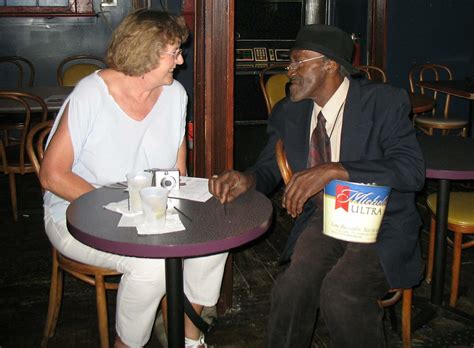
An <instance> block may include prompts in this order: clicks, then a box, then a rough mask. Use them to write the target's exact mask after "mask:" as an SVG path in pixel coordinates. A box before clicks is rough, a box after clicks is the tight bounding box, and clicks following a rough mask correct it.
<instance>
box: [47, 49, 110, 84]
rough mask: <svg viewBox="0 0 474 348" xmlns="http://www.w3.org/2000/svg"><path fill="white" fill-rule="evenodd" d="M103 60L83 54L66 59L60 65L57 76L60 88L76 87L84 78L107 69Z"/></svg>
mask: <svg viewBox="0 0 474 348" xmlns="http://www.w3.org/2000/svg"><path fill="white" fill-rule="evenodd" d="M105 66H106V65H105V62H104V60H103V59H102V58H100V57H97V56H93V55H87V54H81V55H75V56H70V57H67V58H65V59H64V60H63V61H61V63H59V65H58V69H57V71H56V76H57V79H58V84H59V85H60V86H75V85H76V84H77V83H78V82H79V80H81V79H82V78H83V77H85V76H87V75H89V74H92V73H93V72H94V71H96V70H99V69H102V68H105Z"/></svg>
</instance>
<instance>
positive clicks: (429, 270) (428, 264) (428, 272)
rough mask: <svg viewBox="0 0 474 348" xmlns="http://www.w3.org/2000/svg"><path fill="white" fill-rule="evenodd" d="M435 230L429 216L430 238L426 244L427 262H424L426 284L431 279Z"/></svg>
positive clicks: (434, 222)
mask: <svg viewBox="0 0 474 348" xmlns="http://www.w3.org/2000/svg"><path fill="white" fill-rule="evenodd" d="M435 230H436V220H435V218H434V216H433V215H431V222H430V237H429V242H428V260H427V262H426V275H425V281H426V282H427V283H431V278H432V277H433V262H434V247H435Z"/></svg>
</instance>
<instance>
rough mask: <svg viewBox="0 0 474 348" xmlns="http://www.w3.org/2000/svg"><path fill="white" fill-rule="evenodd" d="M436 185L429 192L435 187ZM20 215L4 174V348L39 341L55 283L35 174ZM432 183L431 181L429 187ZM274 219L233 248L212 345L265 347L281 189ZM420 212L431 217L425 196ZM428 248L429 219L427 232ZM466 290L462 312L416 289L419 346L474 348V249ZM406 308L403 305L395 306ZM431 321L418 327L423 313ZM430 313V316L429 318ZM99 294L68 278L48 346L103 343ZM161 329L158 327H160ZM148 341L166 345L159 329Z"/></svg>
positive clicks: (392, 340)
mask: <svg viewBox="0 0 474 348" xmlns="http://www.w3.org/2000/svg"><path fill="white" fill-rule="evenodd" d="M433 185H434V184H433V183H431V190H432V189H433ZM17 186H18V200H19V208H20V219H19V221H18V222H16V223H15V222H13V220H12V218H11V211H10V206H9V191H8V182H7V178H6V177H5V176H3V175H0V226H1V227H0V240H1V243H2V244H1V245H2V248H1V251H2V252H1V256H0V347H1V348H4V347H5V348H6V347H38V346H39V344H40V341H41V337H42V331H43V326H44V322H45V318H46V311H47V303H48V292H49V284H50V262H51V257H50V246H49V242H48V240H47V238H46V235H45V233H44V230H43V221H42V219H43V211H42V201H41V194H40V190H39V188H38V183H37V181H36V178H35V177H34V176H33V175H26V176H23V177H19V179H18V182H17ZM429 186H430V183H429V184H428V187H429ZM272 200H273V202H274V206H275V222H274V224H273V227H272V230H271V231H269V232H268V233H267V234H266V235H265V236H264V238H261V239H260V240H258V241H256V242H254V243H252V244H251V245H247V246H246V247H245V248H241V249H239V250H236V251H234V293H233V299H234V301H233V306H232V308H230V309H229V310H228V311H227V312H226V313H225V314H224V315H222V316H220V317H219V318H218V325H217V327H216V329H215V331H214V332H213V333H212V334H211V335H209V336H208V337H207V342H208V343H209V344H210V346H213V347H227V348H230V347H264V346H265V336H266V323H267V318H268V312H269V306H270V291H271V288H272V284H273V281H274V279H275V277H276V276H277V275H278V274H279V273H280V272H281V271H282V269H281V266H279V265H278V263H277V260H278V257H279V255H280V251H281V250H282V247H283V245H284V243H285V240H286V237H287V235H288V231H289V229H290V228H291V220H290V219H289V218H288V217H287V216H286V215H285V214H283V213H280V209H279V193H277V194H275V195H274V196H273V198H272ZM419 202H420V204H419V207H420V213H421V214H422V215H423V217H424V218H425V219H426V214H425V209H424V206H423V195H420V197H419ZM421 237H422V249H423V252H425V250H426V224H425V229H424V230H423V231H422V232H421ZM450 260H451V250H450V249H449V250H448V264H447V267H446V291H445V296H446V297H447V295H448V293H449V287H448V284H449V281H450V273H451V271H450V263H451V261H450ZM460 292H461V296H460V298H459V305H458V308H457V310H455V311H453V310H449V309H447V307H444V306H443V307H433V306H431V305H430V304H429V296H430V287H429V284H426V283H424V282H423V283H422V284H421V285H420V286H419V287H418V288H416V289H415V292H414V294H415V299H414V307H413V313H414V317H415V326H418V327H416V328H415V329H414V331H413V340H412V346H413V347H473V346H474V248H472V249H470V250H466V251H464V252H463V265H462V274H461V291H460ZM108 302H109V318H110V332H111V337H112V338H113V336H114V315H115V293H114V292H110V293H109V294H108ZM395 309H396V314H397V315H398V316H399V314H400V304H398V305H397V306H396V307H395ZM426 313H428V316H429V317H433V318H432V319H431V320H426V318H423V317H421V319H423V321H427V323H424V324H423V325H421V326H420V325H417V324H418V322H419V320H418V319H420V315H421V316H424V315H426ZM386 317H387V318H386V319H385V327H386V335H387V343H388V346H389V347H401V341H400V337H399V335H398V333H397V332H394V331H393V330H392V327H391V325H390V321H389V320H388V315H387V316H386ZM428 319H429V318H428ZM96 325H97V320H96V312H95V292H94V289H93V288H92V287H91V286H88V285H85V284H83V283H81V282H80V281H78V280H76V279H74V278H72V277H70V276H66V279H65V288H64V297H63V305H62V308H61V313H60V317H59V323H58V327H57V330H56V334H55V336H54V337H53V338H51V339H50V344H49V346H50V347H97V346H98V342H99V339H98V334H97V328H96ZM155 331H159V330H155ZM147 347H161V344H160V343H159V340H158V339H157V337H156V334H155V333H154V334H153V335H152V338H151V339H150V342H149V343H148V344H147ZM313 347H330V340H329V337H328V334H327V332H326V330H325V328H324V322H323V321H322V320H320V319H318V325H317V330H316V333H315V338H314V342H313Z"/></svg>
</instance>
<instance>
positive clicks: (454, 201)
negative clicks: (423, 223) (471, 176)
mask: <svg viewBox="0 0 474 348" xmlns="http://www.w3.org/2000/svg"><path fill="white" fill-rule="evenodd" d="M436 198H437V195H436V193H432V194H430V195H429V196H428V199H427V200H426V201H427V204H428V207H429V208H430V210H431V211H432V212H433V214H436V200H437V199H436ZM473 207H474V192H451V194H450V199H449V211H448V224H454V225H461V226H469V225H470V226H473V228H474V214H473V213H472V209H473Z"/></svg>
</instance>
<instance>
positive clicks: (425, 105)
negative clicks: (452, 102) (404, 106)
mask: <svg viewBox="0 0 474 348" xmlns="http://www.w3.org/2000/svg"><path fill="white" fill-rule="evenodd" d="M408 97H409V98H410V103H411V112H412V113H414V114H419V113H422V112H427V111H430V110H432V109H433V107H434V105H435V100H434V99H433V98H430V97H428V96H426V95H423V94H419V93H411V92H410V93H408Z"/></svg>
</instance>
